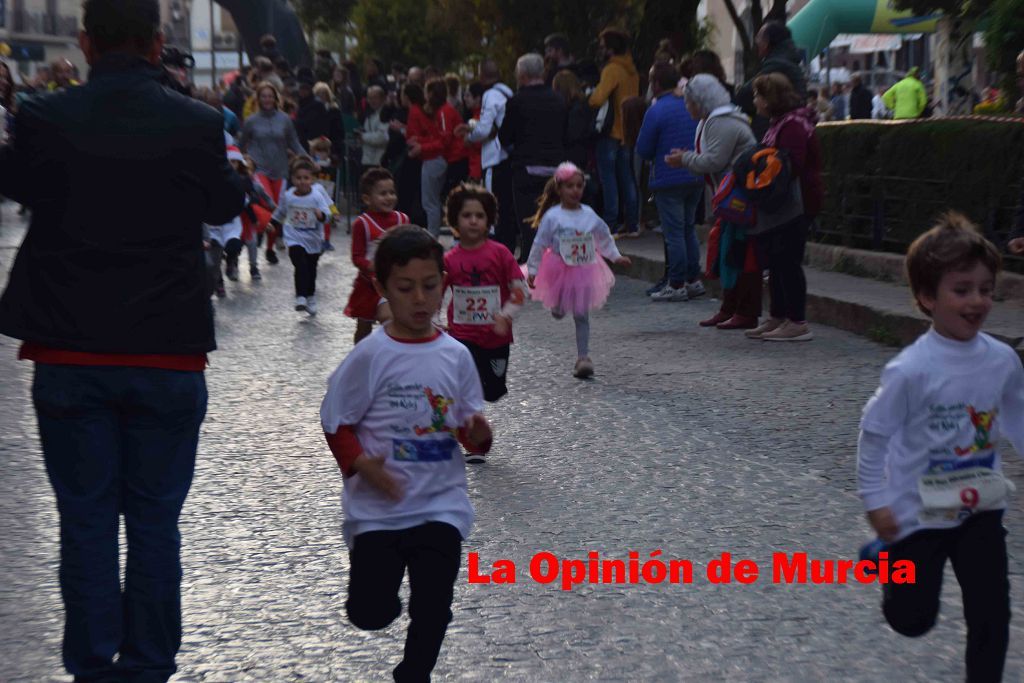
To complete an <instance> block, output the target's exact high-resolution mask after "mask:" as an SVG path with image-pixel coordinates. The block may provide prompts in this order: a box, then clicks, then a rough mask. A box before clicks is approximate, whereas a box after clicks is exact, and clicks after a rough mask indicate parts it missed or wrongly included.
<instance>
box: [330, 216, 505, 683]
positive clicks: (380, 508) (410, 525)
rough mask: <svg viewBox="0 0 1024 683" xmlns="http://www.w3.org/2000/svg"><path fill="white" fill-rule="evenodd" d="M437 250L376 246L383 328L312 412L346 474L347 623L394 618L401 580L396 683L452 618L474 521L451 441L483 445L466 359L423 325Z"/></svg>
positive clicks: (439, 256)
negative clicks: (404, 589)
mask: <svg viewBox="0 0 1024 683" xmlns="http://www.w3.org/2000/svg"><path fill="white" fill-rule="evenodd" d="M443 251H444V250H443V248H442V247H441V245H440V244H439V243H438V242H437V241H436V240H434V238H433V237H431V236H430V234H429V233H427V232H426V231H425V230H423V229H422V228H419V227H416V226H400V227H397V228H394V229H393V230H391V231H389V232H388V234H387V235H386V236H385V237H384V238H383V239H382V240H381V242H380V246H379V248H378V249H377V253H376V256H375V258H374V270H375V272H376V276H377V289H378V291H379V292H380V294H381V295H382V296H386V297H387V299H388V303H389V305H390V307H391V315H392V319H391V321H390V322H389V323H387V324H386V325H384V326H383V327H381V328H378V329H377V330H376V331H375V332H373V333H372V334H370V336H368V337H367V338H366V339H364V340H363V341H362V342H360V343H359V344H357V345H356V346H355V347H353V349H352V351H351V352H350V353H349V355H348V357H346V358H345V360H344V361H343V362H342V364H341V365H340V366H339V367H338V369H337V370H335V371H334V373H333V374H332V375H331V377H330V379H329V380H328V386H327V395H326V396H325V397H324V401H323V405H322V406H321V408H320V420H321V424H322V426H323V430H324V434H325V435H326V437H327V442H328V444H329V445H330V447H331V451H332V452H333V453H334V456H335V458H336V459H337V461H338V465H339V466H340V467H341V471H342V473H343V474H344V477H345V478H344V481H345V492H344V496H343V507H344V515H345V517H344V525H343V527H342V529H343V533H344V536H345V542H346V543H347V544H348V546H349V548H350V555H349V557H350V560H349V588H348V600H347V601H346V602H345V609H346V611H347V613H348V617H349V619H350V620H351V621H352V623H353V624H354V625H355V626H357V627H358V628H361V629H365V630H378V629H382V628H384V627H385V626H387V625H388V624H390V623H391V622H392V621H394V619H395V618H396V617H397V616H398V615H399V614H400V613H401V611H402V603H401V602H400V600H399V598H398V591H399V588H400V586H401V584H402V577H403V575H404V574H405V571H406V569H408V571H409V583H410V588H411V592H410V598H409V617H410V623H409V633H408V637H407V639H406V643H405V657H404V659H403V660H402V663H401V664H399V665H398V668H396V669H395V671H394V677H395V680H397V681H406V680H408V681H428V680H430V672H431V670H432V669H433V668H434V664H435V662H436V661H437V656H438V653H439V652H440V650H441V643H442V641H443V640H444V635H445V631H446V629H447V627H448V622H450V621H451V619H452V612H451V605H452V599H453V591H454V585H455V580H456V579H457V578H458V575H459V566H460V564H461V554H462V539H464V538H466V537H467V536H468V535H469V530H470V527H471V526H472V524H473V506H472V505H471V504H470V502H469V495H468V493H467V490H466V466H465V463H464V462H463V459H462V454H461V451H460V450H459V445H458V443H457V440H458V441H462V442H463V444H464V445H465V446H466V447H467V448H469V449H479V450H482V451H484V452H486V451H487V450H488V449H489V448H490V442H491V429H490V426H489V425H488V424H487V420H486V419H485V418H484V416H483V414H482V412H481V411H482V410H483V390H482V389H481V386H480V378H479V377H478V376H477V371H476V367H475V366H474V363H473V357H472V355H471V354H470V352H469V349H467V348H466V347H465V346H463V345H462V344H460V343H459V342H458V341H456V340H455V339H452V338H451V337H449V336H448V335H447V334H445V333H443V332H441V331H439V330H438V329H436V328H435V327H434V326H433V324H432V320H433V317H434V312H435V311H436V310H437V308H438V307H439V306H440V304H441V296H442V292H443V282H444V271H443V266H444V260H443Z"/></svg>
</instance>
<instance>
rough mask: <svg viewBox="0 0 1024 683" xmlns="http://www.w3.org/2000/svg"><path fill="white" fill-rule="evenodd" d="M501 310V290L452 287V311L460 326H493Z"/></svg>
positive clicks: (495, 288)
mask: <svg viewBox="0 0 1024 683" xmlns="http://www.w3.org/2000/svg"><path fill="white" fill-rule="evenodd" d="M500 310H501V288H500V287H498V285H493V286H490V287H452V311H453V313H454V316H453V317H454V319H455V322H456V323H458V324H459V325H493V324H494V314H495V313H497V312H499V311H500Z"/></svg>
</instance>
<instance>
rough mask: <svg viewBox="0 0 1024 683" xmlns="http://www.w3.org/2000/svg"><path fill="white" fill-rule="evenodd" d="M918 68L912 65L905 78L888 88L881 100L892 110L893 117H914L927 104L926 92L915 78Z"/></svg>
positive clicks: (918, 114)
mask: <svg viewBox="0 0 1024 683" xmlns="http://www.w3.org/2000/svg"><path fill="white" fill-rule="evenodd" d="M917 74H918V69H917V67H916V66H915V67H913V68H912V69H910V71H908V72H907V76H906V78H904V79H903V80H902V81H900V82H899V83H897V84H896V85H894V86H892V87H891V88H889V90H887V91H886V93H885V94H884V95H882V101H883V102H885V106H886V107H888V108H889V109H890V110H892V112H893V115H892V117H893V118H894V119H897V120H899V119H916V118H917V117H919V116H920V115H921V112H923V111H924V108H925V106H926V105H927V104H928V93H926V92H925V90H924V85H923V84H922V83H921V81H919V80H918V78H917Z"/></svg>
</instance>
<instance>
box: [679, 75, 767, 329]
mask: <svg viewBox="0 0 1024 683" xmlns="http://www.w3.org/2000/svg"><path fill="white" fill-rule="evenodd" d="M683 96H684V97H685V99H686V107H687V109H688V110H689V111H690V114H691V115H692V116H693V117H694V118H695V119H698V121H699V122H698V124H697V137H696V140H695V143H694V146H695V149H693V150H688V149H680V150H673V151H672V154H670V155H668V156H667V157H666V158H665V161H666V162H667V163H668V164H669V165H670V166H677V167H680V168H685V169H687V170H688V171H690V172H691V173H693V174H694V175H703V176H704V178H705V180H706V182H707V184H708V185H709V186H710V187H711V188H712V191H714V189H715V188H717V187H718V184H719V183H720V182H721V181H722V178H723V177H725V174H726V173H728V172H729V171H731V170H732V166H733V163H734V162H735V161H736V159H737V158H739V156H740V155H741V154H743V153H744V152H746V151H747V150H749V149H750V148H751V147H754V145H755V144H756V140H755V139H754V134H753V132H752V131H751V130H750V120H749V119H748V118H747V117H746V115H744V114H743V113H742V112H741V111H740V110H739V108H738V107H736V106H735V105H733V104H732V100H731V99H730V97H729V92H728V91H727V90H726V89H725V86H723V85H722V83H721V82H720V81H719V80H718V79H717V78H716V77H714V76H712V75H710V74H697V75H696V76H694V77H693V78H691V79H690V80H689V81H688V82H687V84H686V87H685V88H684V90H683ZM720 230H723V231H727V230H732V227H731V225H730V224H723V225H721V226H720ZM726 237H727V238H728V239H722V240H721V241H720V242H719V243H720V244H725V243H727V242H729V243H733V244H736V243H738V242H739V240H737V239H736V238H737V235H735V234H733V233H730V234H729V235H728V236H726V235H723V238H726ZM748 249H752V244H746V245H745V246H744V245H738V246H737V247H733V248H732V249H730V250H729V251H730V254H741V255H743V257H742V258H741V262H740V263H738V264H736V266H737V268H738V269H739V270H740V272H739V274H738V277H737V278H736V282H735V285H734V286H731V287H724V286H723V290H722V306H721V308H720V310H719V311H718V313H716V314H715V315H714V316H712V317H710V318H708V319H707V320H702V321H701V323H700V324H701V326H703V327H711V326H716V327H718V328H719V329H722V330H735V329H750V328H754V327H757V319H758V316H760V314H761V273H760V272H759V271H758V270H757V269H756V268H744V267H743V266H744V265H745V263H747V262H751V263H752V262H753V261H754V259H753V258H751V259H747V258H745V255H746V254H747V250H748ZM715 258H721V255H719V256H717V257H715ZM748 270H749V271H750V272H745V271H748Z"/></svg>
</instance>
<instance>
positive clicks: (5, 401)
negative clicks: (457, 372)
mask: <svg viewBox="0 0 1024 683" xmlns="http://www.w3.org/2000/svg"><path fill="white" fill-rule="evenodd" d="M12 209H13V207H12V206H11V205H10V203H7V204H5V205H4V207H3V210H4V215H3V224H2V225H0V272H2V273H3V274H4V279H6V273H7V271H8V270H9V268H10V261H11V260H12V258H13V256H14V253H15V249H14V248H15V247H16V245H17V244H18V243H19V242H20V239H21V236H22V234H23V227H21V226H20V223H19V221H18V219H17V218H16V217H15V216H14V214H13V211H12ZM336 243H337V244H338V245H339V250H338V251H336V252H334V253H332V254H329V255H328V256H326V257H325V258H324V259H323V260H322V261H321V268H320V277H319V282H318V297H317V298H318V300H319V303H320V315H319V316H317V317H316V318H309V317H308V316H306V315H305V314H302V313H297V312H295V311H293V310H291V309H292V307H291V303H292V290H291V274H292V269H291V266H290V264H288V263H287V261H286V260H283V261H282V263H281V265H278V266H268V265H265V264H261V267H262V270H263V273H264V276H265V279H264V281H263V282H262V283H258V284H257V283H252V282H251V281H250V279H249V276H248V274H247V268H246V263H245V256H244V255H243V257H242V263H243V267H242V269H241V270H242V273H243V274H242V280H241V281H240V282H237V283H230V282H229V283H228V287H227V290H228V296H227V298H226V299H224V300H220V301H216V302H215V304H214V305H215V307H216V311H217V337H218V343H219V346H220V349H219V350H218V351H217V352H215V353H214V354H212V356H211V363H212V365H211V367H210V368H209V370H208V372H207V380H208V384H209V390H210V404H209V412H208V416H207V419H206V422H205V423H204V425H203V430H202V437H201V441H200V447H199V458H198V466H197V471H196V477H195V483H194V484H193V487H192V491H191V494H190V495H189V498H188V501H187V503H186V505H185V510H184V513H183V517H182V523H181V529H182V535H183V543H184V553H183V563H184V571H185V579H184V583H183V587H182V592H183V600H184V618H185V637H184V644H183V646H182V650H181V653H180V655H179V657H178V663H179V673H178V675H177V676H176V677H175V679H174V680H180V681H299V680H303V681H349V680H390V669H391V668H393V667H394V666H395V665H396V664H397V663H398V661H399V660H400V658H401V648H402V642H403V638H404V633H405V628H406V625H407V619H406V617H405V616H403V617H401V618H400V619H399V620H397V621H396V622H395V623H394V624H393V625H392V626H391V627H389V628H388V629H386V630H385V631H382V632H378V633H363V632H360V631H358V630H356V629H355V628H353V627H352V626H351V625H349V624H348V623H347V622H346V621H345V619H344V615H343V602H344V597H345V584H346V572H347V553H346V551H345V548H344V544H343V542H342V538H341V527H340V518H341V507H340V502H339V497H340V494H341V488H342V482H341V476H340V474H339V473H338V471H337V466H336V465H335V463H334V460H333V458H332V457H331V456H330V453H329V451H328V450H327V447H326V445H325V443H324V440H323V436H322V434H321V431H320V427H319V420H318V410H319V405H320V400H321V398H322V396H323V392H324V389H325V382H326V378H327V376H328V374H329V373H330V372H331V371H332V370H333V369H334V367H335V366H336V365H337V364H338V362H339V361H340V360H341V359H342V358H344V356H345V354H346V353H347V352H348V351H349V349H350V347H351V337H352V332H353V323H352V321H351V320H349V319H347V318H345V317H344V316H343V315H342V313H341V310H342V308H343V307H344V304H345V301H346V299H347V296H348V292H349V289H350V286H351V282H352V279H353V275H354V271H353V267H352V266H351V264H350V263H349V262H348V260H347V256H346V254H345V253H344V246H343V245H344V243H345V239H344V236H343V235H338V236H337V238H336ZM645 287H646V284H645V283H641V282H639V281H636V280H630V279H626V278H620V279H619V282H618V284H617V286H616V289H615V292H614V293H613V295H612V297H611V299H610V301H609V305H608V306H607V308H606V309H605V310H604V311H602V312H600V313H598V314H596V315H595V316H594V317H593V322H592V330H593V340H592V356H593V358H594V362H595V364H596V368H597V374H596V377H595V378H594V379H593V380H592V381H587V382H580V381H578V380H575V379H573V378H572V376H571V374H570V371H571V369H572V364H573V361H574V355H575V352H574V348H575V347H574V342H573V330H572V324H571V323H570V322H569V321H566V320H563V321H555V320H553V319H552V318H551V317H550V316H549V315H547V314H546V313H545V312H544V311H543V310H542V309H540V308H539V307H537V306H531V307H529V308H528V309H527V311H526V312H525V313H524V314H523V316H522V317H521V319H520V320H519V321H518V322H517V324H516V326H515V332H516V337H517V343H516V345H515V346H514V347H513V350H512V357H511V360H510V371H509V378H510V379H509V386H510V394H509V396H507V397H506V398H505V399H503V400H502V401H501V402H499V403H498V404H497V405H494V406H489V407H488V409H487V414H488V416H489V418H490V419H491V421H492V424H493V425H494V427H495V430H496V442H495V443H496V446H495V451H494V453H493V456H492V457H491V459H490V461H489V462H488V463H487V464H485V465H482V466H472V467H471V469H470V472H469V485H470V495H471V498H472V500H473V502H474V504H475V505H476V508H477V523H476V526H475V528H474V530H473V534H472V536H471V538H470V539H469V540H468V541H467V542H466V543H465V545H464V555H465V554H466V553H469V552H476V553H479V558H480V563H481V565H480V570H481V572H483V571H485V570H489V568H490V566H491V563H493V562H494V561H496V560H500V559H505V560H511V561H513V562H514V563H515V565H516V567H517V570H518V574H517V583H515V584H508V585H496V584H493V583H492V584H488V585H481V584H470V583H469V574H468V571H467V563H466V561H465V559H464V562H463V572H462V574H461V575H460V578H459V582H458V584H457V586H456V593H455V606H454V608H453V610H454V613H455V620H454V622H453V623H452V625H451V627H450V629H449V631H448V637H447V639H446V641H445V646H444V649H443V651H442V654H441V658H440V660H439V662H438V665H437V668H436V670H435V680H465V681H479V680H496V679H506V680H538V681H568V680H572V681H576V680H705V679H708V678H711V679H716V680H719V679H723V680H735V681H775V680H801V681H803V680H836V679H841V680H856V681H876V680H882V679H888V678H902V679H909V680H917V681H934V680H941V681H955V680H962V679H963V673H964V671H963V664H962V653H963V645H964V640H965V636H964V625H963V619H962V617H961V605H960V598H959V591H958V590H957V586H956V582H955V579H954V577H953V575H952V572H951V571H947V576H946V590H945V593H944V595H943V605H942V616H941V618H940V622H939V624H938V625H937V626H936V627H935V629H934V630H933V631H932V632H931V633H929V634H928V635H927V636H925V637H923V638H920V639H916V640H909V639H905V638H902V637H900V636H897V635H896V634H895V633H893V632H892V631H891V630H890V629H889V628H888V627H887V626H886V625H885V623H884V620H883V619H882V616H881V613H880V611H879V609H878V604H879V599H880V595H879V588H878V586H877V585H860V584H857V583H847V584H844V585H786V584H775V583H773V582H772V580H771V559H772V555H773V553H776V552H784V553H793V552H800V551H803V552H807V553H808V554H809V556H810V557H814V558H828V559H836V558H851V557H855V556H856V551H857V548H858V546H859V545H860V544H861V543H863V542H864V540H865V539H866V538H867V537H868V532H867V526H866V524H865V523H864V522H863V517H862V515H861V508H860V503H859V501H858V499H857V497H856V495H855V486H854V461H855V450H856V437H857V420H858V416H859V413H860V409H861V407H862V406H863V404H864V402H865V400H866V399H867V398H868V397H869V396H870V394H871V392H872V391H873V390H874V388H875V386H876V384H877V381H878V376H879V372H880V370H881V368H882V366H883V365H884V363H885V362H886V360H887V359H888V358H890V357H891V356H892V355H893V354H894V353H895V351H894V350H893V349H891V348H886V347H883V346H879V345H877V344H874V343H872V342H869V341H867V340H864V339H861V338H858V337H856V336H854V335H852V334H849V333H845V332H841V331H838V330H834V329H830V328H825V327H820V326H819V327H816V328H815V334H816V339H815V341H813V342H810V343H807V344H777V345H767V344H762V343H759V342H751V341H749V340H746V339H744V338H743V337H742V335H741V334H739V333H725V332H720V331H717V330H713V329H712V330H708V329H703V328H699V327H698V326H697V325H696V321H698V320H700V319H702V318H704V317H707V316H708V315H710V313H711V312H713V310H714V308H715V307H716V305H717V303H716V302H713V301H710V300H697V301H692V302H688V303H675V304H670V303H663V304H652V303H650V302H648V301H647V300H646V299H645V297H644V296H643V289H644V288H645ZM16 354H17V342H16V341H15V340H11V339H9V338H6V337H0V378H2V384H0V386H2V387H3V391H2V395H0V429H2V434H3V436H2V437H0V467H2V471H3V477H2V478H0V538H2V539H3V540H2V543H0V576H2V577H3V579H2V582H0V681H47V680H67V679H66V677H65V676H64V675H63V672H62V669H61V663H60V635H61V629H62V623H63V615H62V608H61V603H60V595H59V591H58V587H57V533H56V512H55V508H54V502H53V496H52V494H51V491H50V489H49V486H48V484H47V481H46V475H45V472H44V469H43V466H42V460H41V455H40V448H39V441H38V435H37V433H36V424H35V417H34V415H33V413H32V409H31V405H30V403H29V385H30V381H31V374H32V367H31V365H30V364H28V363H25V362H18V361H17V360H16V359H15V358H16ZM1007 460H1008V467H1007V470H1008V472H1009V474H1010V476H1011V477H1012V478H1013V479H1015V481H1016V482H1017V483H1018V487H1021V490H1024V466H1022V463H1021V461H1020V459H1019V458H1016V457H1015V456H1013V455H1012V454H1009V453H1007ZM1021 500H1022V498H1021V496H1020V495H1018V497H1017V498H1015V499H1014V500H1013V501H1012V503H1011V509H1010V511H1009V512H1008V513H1007V519H1006V523H1007V526H1008V527H1009V529H1010V535H1009V538H1008V542H1009V547H1010V572H1011V581H1012V584H1013V604H1014V612H1013V614H1014V620H1013V622H1012V624H1011V644H1010V655H1009V659H1008V663H1007V672H1006V678H1005V680H1007V681H1016V680H1021V679H1022V677H1024V647H1021V644H1022V643H1024V609H1022V608H1021V605H1022V604H1024V577H1022V576H1021V574H1022V569H1024V533H1022V532H1024V515H1022V514H1021V513H1022V507H1024V506H1022V503H1021ZM659 549H660V550H661V551H662V553H663V554H662V555H661V558H662V559H665V560H668V559H670V558H679V559H688V560H691V561H692V562H693V570H694V581H693V583H692V584H670V583H667V582H666V583H662V584H657V585H652V584H649V583H644V582H641V583H639V584H636V585H630V584H611V585H608V584H602V583H596V584H589V583H584V584H582V585H578V586H576V587H575V588H574V589H573V590H571V591H563V590H561V588H560V580H558V581H556V582H554V583H552V584H547V585H545V584H541V583H538V582H535V581H533V580H532V579H531V578H530V575H529V565H530V560H531V558H533V557H534V555H536V554H537V553H539V552H541V551H550V552H551V553H553V554H554V555H555V556H557V557H558V558H560V559H561V558H567V559H586V558H587V554H588V553H589V552H591V551H595V552H597V553H599V554H600V557H601V559H621V560H627V559H628V553H629V552H630V551H635V552H637V553H638V555H639V562H640V565H641V566H642V565H643V563H644V562H645V561H646V560H648V559H650V557H651V553H652V552H654V551H656V550H659ZM724 551H727V552H730V553H731V554H732V556H733V557H734V558H735V559H737V560H738V559H752V560H754V561H755V562H756V563H757V564H758V565H759V566H760V568H761V577H760V578H759V580H757V581H756V582H754V583H751V584H749V585H741V584H738V583H736V582H733V583H730V584H727V585H713V584H711V583H710V582H709V581H708V580H707V578H706V576H705V570H706V567H707V564H708V562H709V561H710V560H712V559H715V558H717V557H719V555H720V554H721V553H722V552H724ZM406 595H407V593H406V589H405V588H403V599H404V597H405V596H406Z"/></svg>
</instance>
